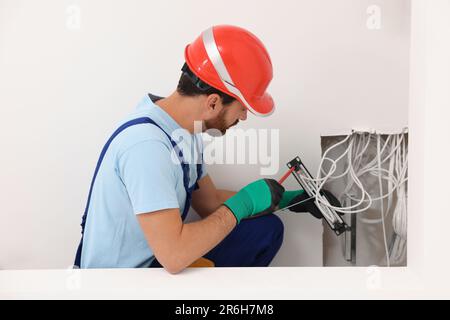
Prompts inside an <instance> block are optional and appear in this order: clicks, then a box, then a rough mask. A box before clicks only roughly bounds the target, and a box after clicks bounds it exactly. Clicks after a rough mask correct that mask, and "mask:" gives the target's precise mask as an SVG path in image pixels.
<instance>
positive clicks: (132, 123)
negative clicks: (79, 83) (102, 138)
mask: <svg viewBox="0 0 450 320" xmlns="http://www.w3.org/2000/svg"><path fill="white" fill-rule="evenodd" d="M144 123H148V124H152V125H155V126H156V127H158V128H159V129H160V130H161V131H162V132H164V133H165V135H166V136H167V137H168V138H169V140H170V143H171V144H172V146H173V148H174V149H175V152H176V153H177V156H178V157H179V158H180V162H181V164H182V167H183V182H184V185H185V186H186V185H189V166H188V167H187V170H186V168H185V167H184V165H185V164H183V161H182V159H183V154H182V152H181V150H179V148H178V146H177V144H176V143H175V141H173V139H172V138H171V137H170V135H169V134H168V133H167V132H166V131H165V130H164V129H162V128H161V126H160V125H158V124H157V123H156V122H155V121H153V120H152V119H150V118H149V117H142V118H137V119H134V120H131V121H128V122H126V123H124V124H122V125H121V126H120V127H119V128H117V130H116V131H114V133H113V134H112V135H111V137H110V138H109V139H108V141H107V142H106V144H105V146H104V147H103V149H102V152H101V153H100V157H99V159H98V161H97V165H96V167H95V171H94V176H93V178H92V181H91V185H90V188H89V194H88V199H87V203H86V207H85V209H84V213H83V217H82V219H81V241H80V244H79V245H78V249H77V253H76V256H75V263H74V265H75V267H80V265H81V253H82V246H83V235H84V228H85V226H86V220H87V215H88V211H89V205H90V202H91V196H92V190H93V188H94V184H95V180H96V178H97V175H98V172H99V170H100V166H101V164H102V162H103V159H104V158H105V155H106V152H107V151H108V149H109V147H110V145H111V143H112V142H113V140H114V139H115V138H116V137H117V136H118V135H119V134H120V133H121V132H122V131H124V130H125V129H127V128H129V127H132V126H135V125H138V124H144Z"/></svg>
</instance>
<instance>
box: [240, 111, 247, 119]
mask: <svg viewBox="0 0 450 320" xmlns="http://www.w3.org/2000/svg"><path fill="white" fill-rule="evenodd" d="M239 120H241V121H245V120H247V109H245V110H244V111H242V114H241V116H240V117H239Z"/></svg>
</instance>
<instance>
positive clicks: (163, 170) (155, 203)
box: [118, 140, 180, 214]
mask: <svg viewBox="0 0 450 320" xmlns="http://www.w3.org/2000/svg"><path fill="white" fill-rule="evenodd" d="M118 166H119V174H120V176H121V179H122V181H123V183H124V184H125V187H126V189H127V192H128V196H129V197H130V201H131V204H132V206H133V211H134V213H135V214H142V213H148V212H154V211H158V210H164V209H172V208H179V207H180V205H179V203H178V198H177V193H176V184H177V181H176V176H175V170H176V169H177V164H175V163H174V162H173V160H172V157H171V150H169V149H168V147H167V146H166V145H165V144H164V143H163V142H162V141H158V140H146V141H142V142H139V143H137V144H135V145H134V146H132V147H130V148H128V149H127V150H126V151H125V152H124V153H123V154H122V155H121V156H120V158H119V163H118ZM178 166H179V164H178Z"/></svg>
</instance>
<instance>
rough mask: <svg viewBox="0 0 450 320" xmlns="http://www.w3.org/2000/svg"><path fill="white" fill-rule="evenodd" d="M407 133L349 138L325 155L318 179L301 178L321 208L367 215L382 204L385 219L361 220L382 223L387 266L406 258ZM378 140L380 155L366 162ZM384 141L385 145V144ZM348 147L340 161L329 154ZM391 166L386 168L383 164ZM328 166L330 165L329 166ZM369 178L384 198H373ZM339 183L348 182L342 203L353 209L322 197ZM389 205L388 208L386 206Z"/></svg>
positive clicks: (364, 218)
mask: <svg viewBox="0 0 450 320" xmlns="http://www.w3.org/2000/svg"><path fill="white" fill-rule="evenodd" d="M405 134H406V131H404V132H402V133H401V134H398V135H388V136H387V138H386V139H383V138H382V136H381V135H380V134H376V135H375V134H371V133H358V132H353V133H352V134H350V135H348V136H347V137H345V138H344V139H343V140H341V141H340V142H338V143H336V144H335V145H333V146H331V147H329V148H328V149H327V150H326V151H325V152H324V154H323V157H322V159H321V161H320V164H319V167H318V171H317V176H316V179H312V178H310V177H307V176H305V174H304V173H302V172H298V173H297V174H299V175H300V176H301V178H302V179H303V180H304V181H306V184H307V185H306V186H305V188H306V189H307V190H308V192H309V194H311V195H312V196H313V197H314V198H315V202H316V204H317V205H320V206H324V207H327V208H329V209H334V210H335V211H337V212H340V213H360V214H363V213H364V212H367V209H369V208H370V207H371V206H372V204H373V202H374V201H380V203H381V217H380V218H376V219H369V218H367V217H364V216H360V218H359V219H360V221H362V222H364V223H370V224H376V223H382V226H383V240H384V247H385V251H386V260H387V265H388V266H390V265H391V259H392V262H394V263H398V262H401V261H402V259H404V258H405V257H406V235H407V219H406V216H407V213H406V202H407V196H406V182H407V181H408V177H407V167H408V159H407V148H406V141H405V140H406V138H405ZM375 138H376V143H377V154H376V156H375V157H374V158H373V159H368V160H365V156H366V154H367V150H368V148H369V146H370V143H371V142H372V141H373V140H374V139H375ZM382 140H384V141H383V143H382ZM345 143H347V144H348V146H347V147H346V148H345V150H344V152H342V153H341V154H340V155H339V156H338V157H337V158H336V159H332V158H331V157H329V156H328V154H329V153H330V152H331V151H332V150H334V149H336V148H337V147H339V146H341V145H343V144H345ZM343 159H346V162H347V164H346V166H345V167H344V168H343V172H342V173H340V174H336V172H337V170H338V164H339V162H340V161H341V160H343ZM386 162H388V163H387V165H386V168H383V164H384V163H386ZM325 163H327V164H328V163H329V168H328V170H327V171H326V170H325V169H324V164H325ZM327 166H328V165H327ZM366 176H374V177H378V184H379V187H380V194H379V195H378V196H376V197H375V196H372V195H370V194H369V192H368V191H367V190H366V187H365V186H364V184H363V183H362V180H361V179H362V178H363V177H366ZM337 179H345V180H346V182H347V183H346V185H345V187H344V191H343V192H342V194H340V195H339V197H338V198H339V199H340V200H341V201H340V202H341V203H342V202H344V200H345V199H346V198H347V199H352V201H353V203H354V204H353V205H350V206H346V207H335V206H333V205H331V204H330V203H329V202H328V200H327V198H326V197H325V196H323V195H322V194H321V190H322V188H323V187H324V185H325V184H326V183H327V182H330V181H334V180H337ZM383 182H384V183H386V185H387V188H386V191H385V193H383V189H384V188H383ZM394 195H396V197H397V198H396V201H394ZM384 201H386V207H385V205H384ZM390 213H392V215H393V216H392V224H393V228H394V236H393V240H392V242H391V250H389V247H388V245H387V235H386V225H385V219H386V218H387V217H388V216H389V215H390Z"/></svg>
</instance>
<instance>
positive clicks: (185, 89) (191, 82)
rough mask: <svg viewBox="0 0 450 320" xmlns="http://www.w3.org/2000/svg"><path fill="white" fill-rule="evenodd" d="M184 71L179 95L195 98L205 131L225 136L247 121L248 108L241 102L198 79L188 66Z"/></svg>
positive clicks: (179, 85) (179, 84) (178, 90)
mask: <svg viewBox="0 0 450 320" xmlns="http://www.w3.org/2000/svg"><path fill="white" fill-rule="evenodd" d="M182 70H183V74H182V75H181V78H180V81H179V82H178V87H177V93H178V94H179V95H180V96H182V97H190V98H195V100H196V105H197V106H198V108H199V113H200V114H201V120H202V121H203V123H204V130H208V129H217V130H219V131H220V132H221V133H222V134H225V132H226V130H227V129H229V128H230V127H232V126H235V125H236V124H238V122H239V121H241V120H242V121H244V120H246V119H247V108H246V107H245V106H243V105H242V103H241V102H239V101H238V100H237V99H235V98H233V97H232V96H230V95H228V94H226V93H224V92H222V91H220V90H218V89H215V88H213V87H211V86H209V85H208V84H206V83H205V82H203V81H202V80H200V79H198V78H197V77H196V76H195V75H194V74H193V73H192V71H191V70H190V69H189V67H188V66H187V65H184V67H183V69H182Z"/></svg>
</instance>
